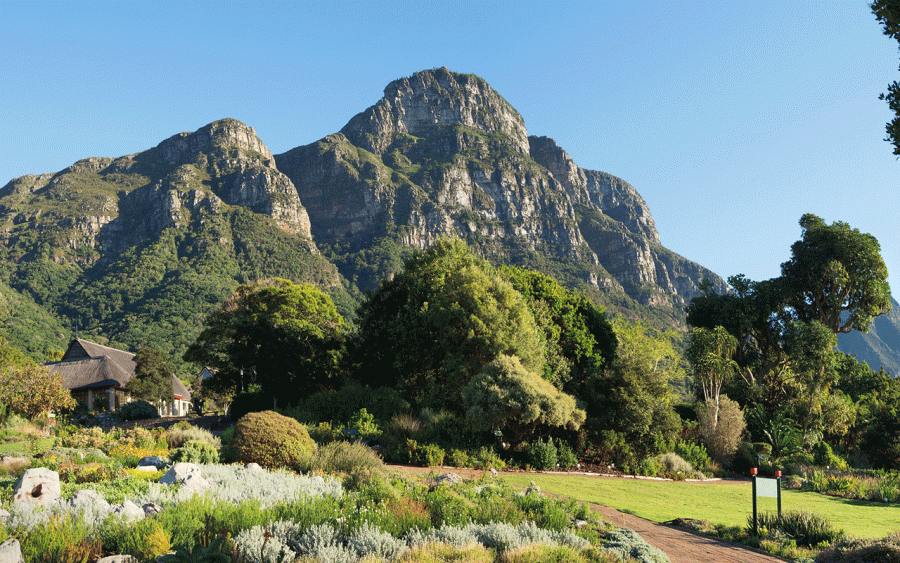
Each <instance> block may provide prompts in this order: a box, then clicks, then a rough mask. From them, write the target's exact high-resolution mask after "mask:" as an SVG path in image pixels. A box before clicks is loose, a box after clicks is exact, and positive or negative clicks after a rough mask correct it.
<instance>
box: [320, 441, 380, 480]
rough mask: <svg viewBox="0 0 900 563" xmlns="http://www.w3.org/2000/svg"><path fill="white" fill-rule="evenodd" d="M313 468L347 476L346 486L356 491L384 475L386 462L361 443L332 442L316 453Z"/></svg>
mask: <svg viewBox="0 0 900 563" xmlns="http://www.w3.org/2000/svg"><path fill="white" fill-rule="evenodd" d="M312 468H313V469H318V470H319V471H324V472H326V473H331V472H338V473H343V474H344V475H346V476H347V480H346V481H345V483H344V484H345V485H347V487H348V488H351V489H356V488H359V486H361V485H363V484H366V483H368V482H370V481H371V480H372V479H373V478H377V477H378V476H380V475H382V474H383V473H384V462H382V461H381V458H380V457H378V454H377V453H375V451H374V450H373V449H372V448H370V447H369V446H367V445H365V444H361V443H359V442H353V443H351V442H332V443H330V444H328V445H326V446H324V447H322V448H319V451H317V452H316V455H315V457H314V458H313V461H312Z"/></svg>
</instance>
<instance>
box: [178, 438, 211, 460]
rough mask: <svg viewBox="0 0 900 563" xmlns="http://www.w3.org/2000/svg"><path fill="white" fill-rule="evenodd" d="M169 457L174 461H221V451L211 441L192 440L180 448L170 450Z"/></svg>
mask: <svg viewBox="0 0 900 563" xmlns="http://www.w3.org/2000/svg"><path fill="white" fill-rule="evenodd" d="M169 459H171V460H172V461H174V462H176V463H177V462H188V463H203V464H209V463H219V452H218V450H217V449H216V448H215V447H214V446H213V445H212V444H210V443H209V442H201V441H200V440H191V441H190V442H188V443H186V444H185V445H183V446H182V447H180V448H175V449H174V450H172V451H171V452H169Z"/></svg>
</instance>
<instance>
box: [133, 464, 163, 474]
mask: <svg viewBox="0 0 900 563" xmlns="http://www.w3.org/2000/svg"><path fill="white" fill-rule="evenodd" d="M135 470H137V471H143V472H145V473H156V472H157V471H159V468H157V467H156V466H155V465H138V466H137V467H135Z"/></svg>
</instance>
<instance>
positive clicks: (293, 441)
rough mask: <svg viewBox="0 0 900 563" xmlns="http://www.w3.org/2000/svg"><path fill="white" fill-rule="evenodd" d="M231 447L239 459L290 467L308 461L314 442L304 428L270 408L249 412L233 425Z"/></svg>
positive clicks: (269, 465)
mask: <svg viewBox="0 0 900 563" xmlns="http://www.w3.org/2000/svg"><path fill="white" fill-rule="evenodd" d="M234 450H235V452H236V453H237V456H238V459H239V460H240V461H241V462H243V463H258V464H259V465H261V466H263V467H286V468H294V467H296V466H298V465H300V464H302V463H308V462H309V459H310V457H311V456H312V455H313V454H314V453H315V450H316V443H315V442H313V441H312V439H311V438H310V437H309V433H308V432H307V431H306V428H305V427H304V426H303V425H302V424H300V423H299V422H297V421H296V420H294V419H293V418H288V417H286V416H282V415H280V414H278V413H276V412H274V411H263V412H258V413H250V414H247V415H245V416H244V417H243V418H241V419H240V420H238V422H237V424H236V425H235V433H234Z"/></svg>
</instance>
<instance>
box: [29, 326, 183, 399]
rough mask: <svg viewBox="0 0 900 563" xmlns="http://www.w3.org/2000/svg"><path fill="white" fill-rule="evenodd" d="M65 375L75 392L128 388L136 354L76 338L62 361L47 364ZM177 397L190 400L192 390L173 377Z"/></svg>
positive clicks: (67, 385) (173, 387) (174, 392)
mask: <svg viewBox="0 0 900 563" xmlns="http://www.w3.org/2000/svg"><path fill="white" fill-rule="evenodd" d="M45 365H46V366H47V367H48V368H49V369H50V370H51V371H55V372H56V373H59V374H60V375H62V377H63V386H65V387H66V388H67V389H71V390H73V391H76V390H85V389H107V388H109V387H125V385H126V384H127V383H128V381H129V380H130V379H131V378H132V377H134V369H135V363H134V354H132V353H131V352H126V351H124V350H119V349H117V348H110V347H109V346H103V345H102V344H97V343H96V342H91V341H89V340H83V339H81V338H76V339H74V340H72V342H71V343H70V344H69V348H68V349H67V350H66V353H65V354H63V358H62V360H60V361H58V362H50V363H48V364H45ZM172 394H173V395H174V397H175V398H180V399H183V400H185V401H190V400H191V393H190V391H188V390H187V388H186V387H185V386H184V384H183V383H181V380H180V379H178V378H177V377H175V376H174V375H173V376H172Z"/></svg>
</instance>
